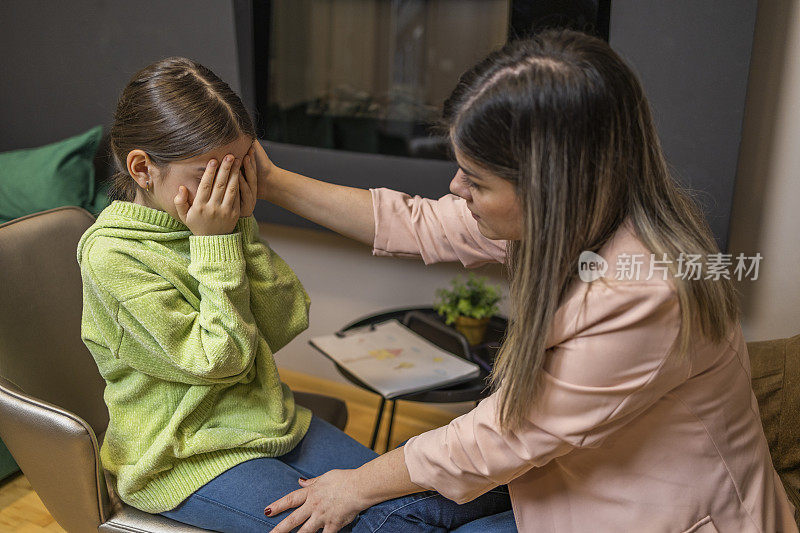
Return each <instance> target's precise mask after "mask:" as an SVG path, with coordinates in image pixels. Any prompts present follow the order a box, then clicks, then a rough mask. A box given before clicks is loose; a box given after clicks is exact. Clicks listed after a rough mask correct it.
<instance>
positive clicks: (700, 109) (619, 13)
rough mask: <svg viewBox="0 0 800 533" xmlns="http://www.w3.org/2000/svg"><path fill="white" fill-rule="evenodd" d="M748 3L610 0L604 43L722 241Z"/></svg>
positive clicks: (750, 15) (748, 29) (743, 76)
mask: <svg viewBox="0 0 800 533" xmlns="http://www.w3.org/2000/svg"><path fill="white" fill-rule="evenodd" d="M755 21H756V1H755V0H703V1H702V2H698V1H697V0H669V1H664V0H612V2H611V24H610V36H609V43H610V44H611V47H612V48H613V49H614V50H615V51H616V52H617V53H619V54H620V55H622V56H623V57H624V58H625V59H626V60H627V61H628V63H629V64H631V66H633V68H634V70H635V71H636V72H637V73H638V74H639V77H640V79H641V81H642V84H643V85H644V90H645V92H646V93H647V96H648V98H649V100H650V104H651V105H652V107H653V111H654V114H655V119H656V124H657V127H658V131H659V134H660V136H661V141H662V144H663V147H664V152H665V153H666V155H667V158H668V160H669V162H670V163H671V165H672V167H673V170H674V172H675V174H676V177H677V178H678V179H679V180H680V181H682V182H683V183H685V184H687V185H688V186H689V187H690V188H692V189H693V190H694V191H695V192H696V197H697V199H698V200H699V201H700V203H701V205H703V207H704V210H705V212H706V217H707V219H708V221H709V224H711V229H712V230H713V231H714V235H715V236H716V238H717V242H718V243H719V245H720V247H721V248H722V249H723V250H724V249H725V248H726V247H727V242H728V227H729V224H730V214H731V205H732V201H733V189H734V182H735V176H736V165H737V161H738V157H739V144H740V143H741V139H742V121H743V119H744V103H745V95H746V92H747V77H748V73H749V70H750V53H751V48H752V46H753V33H754V29H755Z"/></svg>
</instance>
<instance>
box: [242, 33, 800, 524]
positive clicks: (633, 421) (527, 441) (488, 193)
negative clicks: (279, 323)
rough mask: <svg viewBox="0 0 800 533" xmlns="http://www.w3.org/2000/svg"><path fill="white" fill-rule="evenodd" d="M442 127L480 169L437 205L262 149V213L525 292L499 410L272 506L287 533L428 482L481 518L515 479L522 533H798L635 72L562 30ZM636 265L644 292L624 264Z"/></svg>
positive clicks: (504, 61) (696, 216) (453, 105)
mask: <svg viewBox="0 0 800 533" xmlns="http://www.w3.org/2000/svg"><path fill="white" fill-rule="evenodd" d="M444 118H445V125H446V128H447V129H446V131H447V133H448V135H449V139H450V142H451V144H452V148H453V153H454V156H455V159H456V161H457V162H458V165H459V167H460V169H459V170H458V172H457V173H456V175H455V177H454V178H453V180H452V182H451V184H450V190H451V191H452V193H453V195H448V196H445V197H443V198H442V199H440V200H438V201H432V200H426V199H422V198H419V197H415V198H410V197H408V196H407V195H404V194H401V193H398V192H395V191H391V190H387V189H372V190H369V191H366V190H357V189H349V188H345V187H338V186H334V185H330V184H325V183H321V182H317V181H315V180H311V179H309V178H306V177H303V176H300V175H297V174H293V173H291V172H288V171H285V170H283V169H280V168H278V167H276V166H274V165H273V164H272V163H271V162H270V161H269V159H268V158H267V156H266V154H265V153H263V151H260V150H259V152H258V153H257V156H256V159H257V163H258V172H259V176H258V194H259V197H261V198H263V199H266V200H269V201H271V202H274V203H276V204H278V205H281V206H283V207H285V208H288V209H290V210H292V211H294V212H296V213H298V214H300V215H303V216H305V217H307V218H309V219H311V220H313V221H315V222H317V223H320V224H323V225H325V226H327V227H329V228H332V229H334V230H336V231H339V232H341V233H343V234H344V235H348V236H351V237H353V238H356V239H358V240H361V241H363V242H366V243H369V244H371V245H372V246H373V253H375V254H378V255H387V254H402V255H407V254H416V255H419V256H421V257H422V258H423V259H424V260H425V262H426V263H430V262H435V261H455V260H460V261H461V262H462V263H464V264H465V265H467V266H470V265H474V264H477V263H480V262H483V261H487V260H495V261H504V262H505V263H506V264H507V265H508V267H509V270H510V275H511V290H510V294H511V299H512V305H511V308H512V309H511V320H510V331H509V333H508V335H507V338H506V340H505V343H504V345H503V347H502V349H501V352H500V355H499V358H498V359H497V363H496V366H495V368H494V373H493V384H494V392H493V394H492V395H491V396H490V397H489V398H487V399H485V400H484V401H482V402H481V403H480V404H479V405H478V406H477V407H476V408H475V409H474V410H473V411H471V412H469V413H467V414H465V415H463V416H461V417H459V418H456V419H455V420H453V422H451V423H450V424H449V425H448V426H446V427H443V428H439V429H436V430H433V431H430V432H427V433H424V434H422V435H419V436H417V437H415V438H412V439H410V440H409V441H408V442H407V443H406V444H405V446H404V447H402V448H400V449H396V450H393V451H391V452H389V453H387V454H385V455H383V456H381V457H379V458H377V459H375V460H373V461H370V462H369V463H367V464H365V465H363V466H362V467H360V468H358V469H355V470H336V471H332V472H329V473H327V474H325V475H323V476H320V477H318V478H315V479H310V480H307V481H303V482H302V485H303V487H302V488H300V489H298V490H296V491H294V492H292V493H291V494H289V495H287V496H286V497H284V498H281V499H279V500H277V501H276V502H274V503H272V504H271V505H270V506H269V507H270V511H271V512H272V513H278V512H284V511H285V510H287V509H291V508H297V509H296V510H294V511H293V512H292V514H291V515H290V516H289V517H288V518H286V519H285V520H283V521H282V522H281V524H280V525H279V526H278V527H277V528H275V529H274V530H273V531H274V532H286V531H289V530H290V529H291V528H292V527H295V526H298V525H301V524H305V525H303V527H302V529H301V531H302V532H306V531H315V530H316V529H317V528H320V527H324V528H325V531H329V530H331V531H332V530H335V529H336V528H337V527H339V526H341V525H342V524H344V523H346V522H347V521H348V519H349V517H351V516H353V515H354V514H355V513H357V512H359V511H360V510H361V509H364V508H366V507H367V506H369V505H374V504H376V502H380V501H382V500H386V499H387V498H393V497H397V496H400V495H404V494H409V493H413V492H415V491H418V490H419V488H420V487H423V488H427V489H433V490H437V491H439V492H440V493H441V494H443V495H445V496H447V497H448V498H450V499H452V500H454V501H456V502H467V501H470V500H472V499H473V498H476V497H478V496H479V495H481V494H485V493H486V491H488V490H491V489H493V488H494V487H497V486H499V485H502V484H505V483H508V487H509V489H510V492H511V499H512V502H513V504H514V509H513V519H515V520H516V525H517V527H518V528H519V530H520V531H665V532H666V531H675V532H677V531H686V532H688V531H692V532H699V531H704V532H705V531H717V528H718V529H719V530H720V531H738V532H742V531H753V532H756V531H759V532H761V531H797V528H796V525H795V523H794V519H793V512H794V509H793V508H792V506H791V504H790V503H789V501H788V499H787V497H786V493H785V492H784V489H783V486H782V484H781V482H780V480H779V478H778V476H777V473H776V472H775V470H774V468H773V466H772V462H771V458H770V455H769V450H768V449H767V443H766V440H765V437H764V433H763V430H762V427H761V421H760V418H759V414H758V406H757V403H756V399H755V397H754V395H753V393H752V390H751V386H750V372H749V361H748V356H747V349H746V345H745V342H744V340H743V338H742V331H741V328H740V326H739V323H738V311H737V305H736V300H735V295H734V291H733V288H732V285H731V282H730V280H729V279H725V278H724V277H722V278H719V279H712V278H709V277H708V276H705V272H704V273H703V274H704V276H695V275H692V276H688V277H687V276H686V275H685V273H686V272H685V270H684V264H683V263H682V262H681V258H682V257H684V258H685V257H686V255H681V254H696V255H700V256H704V257H703V259H708V260H709V261H711V257H710V255H711V254H714V253H717V252H718V250H717V248H716V245H715V243H714V240H713V238H712V236H711V233H710V230H709V229H708V227H707V225H706V224H705V222H704V220H703V217H702V214H701V213H700V211H699V210H698V209H697V207H696V206H695V204H694V203H693V201H692V200H691V199H690V198H689V196H688V195H687V194H686V192H684V191H683V190H681V189H680V188H678V186H677V185H676V183H675V182H674V181H673V179H672V178H671V176H670V175H669V173H668V171H667V165H666V163H665V160H664V156H663V154H662V152H661V148H660V145H659V141H658V138H657V135H656V131H655V128H654V125H653V120H652V116H651V113H650V110H649V108H648V104H647V100H646V99H645V96H644V94H643V92H642V89H641V86H640V84H639V82H638V80H637V79H636V77H635V76H634V74H633V73H632V72H631V70H630V69H629V68H628V67H627V66H626V65H625V64H624V63H623V61H622V60H621V59H620V58H619V57H618V56H617V55H616V54H615V53H614V52H613V51H612V50H611V48H610V47H609V46H608V45H607V44H606V43H605V42H603V41H601V40H599V39H596V38H592V37H589V36H587V35H584V34H581V33H577V32H570V31H564V32H556V31H549V32H544V33H541V34H540V35H538V36H537V37H535V38H533V39H531V40H527V41H520V42H515V43H512V44H510V45H507V46H506V47H505V48H503V49H502V50H499V51H497V52H495V53H493V54H491V55H490V56H489V57H487V58H486V59H485V60H484V61H482V62H480V63H479V64H478V65H476V66H475V67H474V68H473V69H471V70H470V71H469V72H467V73H466V74H465V75H463V76H462V77H461V79H460V81H459V83H458V86H457V87H456V89H455V91H454V93H453V94H452V96H451V97H450V99H449V100H448V102H446V104H445V115H444ZM584 252H592V253H595V254H598V255H599V256H600V257H601V259H602V260H603V261H605V264H606V266H607V269H606V270H604V269H603V268H602V265H603V263H602V262H601V261H600V260H599V259H597V258H594V260H595V262H596V264H597V265H598V267H600V268H599V271H598V272H599V273H598V274H597V276H599V278H597V279H592V278H589V279H587V280H585V281H584V280H583V279H581V278H580V277H579V276H578V274H579V272H578V264H579V258H581V256H583V257H584V258H585V257H586V256H587V255H588V254H586V255H584ZM651 254H653V255H652V256H651ZM589 257H590V258H592V257H594V256H589ZM637 257H638V258H639V259H638V260H639V261H642V259H643V258H644V262H645V264H644V266H642V267H641V268H640V269H639V274H638V275H637V273H636V271H635V269H634V270H628V269H626V268H624V267H625V265H631V264H633V263H632V262H633V260H635V259H636V258H637ZM584 258H581V261H585V259H584ZM654 259H655V260H658V261H659V263H658V264H656V263H654V262H653V263H652V266H658V267H660V268H661V267H663V268H661V270H660V271H659V270H655V269H654V270H653V271H654V272H657V273H656V274H655V275H653V271H649V270H648V263H651V262H652V261H653V260H654ZM589 272H591V271H589ZM620 273H621V275H620ZM597 276H593V277H597ZM345 488H347V491H348V494H349V498H348V499H342V498H340V497H337V496H336V495H337V494H339V493H340V492H341V491H343V490H345ZM510 514H511V513H508V514H507V515H506V516H507V518H508V519H511V516H510ZM495 523H496V521H495Z"/></svg>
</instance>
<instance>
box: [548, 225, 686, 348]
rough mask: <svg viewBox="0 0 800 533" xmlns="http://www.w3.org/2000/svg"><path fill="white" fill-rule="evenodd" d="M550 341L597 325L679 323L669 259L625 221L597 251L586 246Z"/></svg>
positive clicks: (558, 339) (555, 321) (623, 325)
mask: <svg viewBox="0 0 800 533" xmlns="http://www.w3.org/2000/svg"><path fill="white" fill-rule="evenodd" d="M577 270H578V272H577V275H576V276H575V278H574V280H573V282H572V284H571V285H570V286H569V288H568V290H567V293H566V295H565V297H564V299H563V301H562V304H561V305H560V306H559V309H558V311H557V312H556V316H555V319H554V324H553V328H552V330H551V331H552V338H551V339H549V342H548V346H552V345H555V344H558V343H559V342H562V341H563V340H565V339H568V338H572V337H575V336H577V335H580V334H582V333H585V332H586V331H587V330H591V331H596V330H597V329H598V328H601V329H608V328H624V327H633V326H636V327H639V328H641V327H643V326H647V325H649V326H650V327H652V328H664V327H665V326H669V327H670V328H672V327H673V326H675V327H677V326H678V325H679V324H680V306H679V303H678V294H677V290H676V287H675V283H674V282H673V280H672V278H671V274H670V273H669V272H668V271H667V269H666V266H665V263H664V262H663V261H662V260H661V259H659V258H658V257H655V254H652V253H651V252H650V251H649V249H648V248H647V246H646V245H645V244H644V243H643V242H642V241H641V240H640V239H639V238H638V237H637V235H636V232H635V231H634V229H633V227H632V225H631V224H630V223H629V222H628V221H626V222H625V223H623V224H622V225H621V226H620V228H619V229H618V230H617V231H616V232H615V233H614V235H613V236H612V237H611V239H609V240H608V241H607V242H606V244H605V245H604V246H603V247H602V248H601V249H600V250H599V251H598V252H597V253H594V252H590V251H584V252H583V253H582V254H581V257H580V259H579V261H578V265H577Z"/></svg>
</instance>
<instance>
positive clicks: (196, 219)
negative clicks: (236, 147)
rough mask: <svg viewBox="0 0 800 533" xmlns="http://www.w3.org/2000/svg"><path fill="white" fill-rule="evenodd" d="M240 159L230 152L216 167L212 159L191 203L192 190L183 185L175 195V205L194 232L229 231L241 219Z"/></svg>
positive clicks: (207, 233)
mask: <svg viewBox="0 0 800 533" xmlns="http://www.w3.org/2000/svg"><path fill="white" fill-rule="evenodd" d="M241 164H242V162H241V160H234V158H233V156H232V155H230V154H228V155H226V156H225V157H224V158H223V160H222V164H220V165H219V169H217V161H216V160H215V159H212V160H210V161H209V162H208V164H207V165H206V169H205V172H203V177H202V178H201V179H200V185H199V186H198V187H197V193H196V194H195V197H194V200H193V202H192V205H191V206H190V205H189V191H188V190H187V189H186V187H184V186H181V187H180V189H179V191H178V195H177V196H175V198H174V199H173V201H174V202H175V209H176V210H177V211H178V216H179V217H180V219H181V222H183V223H184V224H186V226H188V227H189V229H190V230H192V233H194V234H195V235H223V234H225V233H230V232H232V231H233V230H234V228H235V227H236V222H237V221H238V220H239V204H240V203H241V202H240V196H239V167H240V166H241Z"/></svg>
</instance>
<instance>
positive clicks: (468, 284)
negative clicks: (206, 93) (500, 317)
mask: <svg viewBox="0 0 800 533" xmlns="http://www.w3.org/2000/svg"><path fill="white" fill-rule="evenodd" d="M487 281H488V280H487V278H485V277H478V276H476V275H475V274H473V273H470V275H469V277H468V278H467V280H466V281H464V279H463V278H462V276H456V277H455V278H454V279H453V280H452V281H450V289H437V290H436V300H435V302H434V306H433V307H434V309H435V310H436V312H437V313H439V315H440V316H442V317H443V318H444V320H445V323H446V324H448V325H449V324H454V323H455V328H456V330H458V331H459V332H460V333H462V334H463V335H464V337H466V338H467V341H468V342H469V343H470V344H471V345H475V344H479V343H480V342H482V341H483V338H484V336H485V335H486V326H487V325H488V324H489V319H490V318H491V317H492V316H493V315H495V314H497V312H498V310H499V308H498V306H497V304H498V303H499V302H500V300H501V299H502V296H501V294H500V288H499V287H497V286H494V285H490V284H489V283H487Z"/></svg>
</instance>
